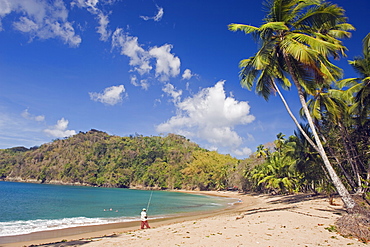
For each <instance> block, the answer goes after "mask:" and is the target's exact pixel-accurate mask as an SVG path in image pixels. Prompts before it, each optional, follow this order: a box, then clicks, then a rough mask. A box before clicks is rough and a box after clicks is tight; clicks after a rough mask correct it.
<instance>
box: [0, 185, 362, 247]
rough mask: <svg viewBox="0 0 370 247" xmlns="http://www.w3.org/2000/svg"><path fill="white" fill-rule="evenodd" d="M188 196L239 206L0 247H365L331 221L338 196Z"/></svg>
mask: <svg viewBox="0 0 370 247" xmlns="http://www.w3.org/2000/svg"><path fill="white" fill-rule="evenodd" d="M177 192H179V191H177ZM182 192H184V193H188V192H187V191H182ZM189 193H198V194H204V195H213V196H221V197H229V198H238V199H240V200H242V202H241V203H236V204H235V205H234V206H231V207H227V208H226V209H221V210H215V211H212V212H208V213H204V212H200V213H198V214H192V215H189V214H188V215H183V216H179V217H174V218H166V219H159V220H149V224H150V226H151V229H144V230H140V229H139V228H140V222H137V223H136V225H132V226H130V227H123V228H112V229H102V228H100V231H97V232H93V233H82V234H77V235H71V236H69V237H65V238H60V237H59V238H48V239H43V240H42V241H36V240H34V241H27V242H16V243H11V244H4V245H2V244H0V247H15V246H18V247H19V246H34V247H35V246H39V247H63V246H84V247H100V246H105V247H116V246H124V247H137V246H158V247H167V246H168V247H173V246H199V247H200V246H215V247H221V246H222V247H223V246H271V247H283V246H284V247H285V246H337V247H344V246H349V245H351V246H360V247H365V246H368V245H367V244H365V243H362V242H360V241H359V240H358V239H355V238H345V237H343V236H341V235H339V234H338V233H336V232H335V227H334V223H335V221H336V220H338V219H339V218H340V217H341V216H342V215H344V214H346V212H345V210H344V208H343V203H342V201H341V200H340V199H339V198H335V205H330V204H329V199H328V198H327V197H326V196H324V195H311V194H295V195H274V196H271V195H260V194H259V195H257V194H239V193H237V192H230V191H225V192H216V191H212V192H204V193H203V191H201V192H199V191H191V192H189Z"/></svg>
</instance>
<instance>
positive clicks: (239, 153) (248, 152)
mask: <svg viewBox="0 0 370 247" xmlns="http://www.w3.org/2000/svg"><path fill="white" fill-rule="evenodd" d="M233 153H234V154H235V155H237V156H249V155H251V154H252V153H253V152H252V150H251V149H250V148H247V147H245V148H242V149H236V150H234V151H233Z"/></svg>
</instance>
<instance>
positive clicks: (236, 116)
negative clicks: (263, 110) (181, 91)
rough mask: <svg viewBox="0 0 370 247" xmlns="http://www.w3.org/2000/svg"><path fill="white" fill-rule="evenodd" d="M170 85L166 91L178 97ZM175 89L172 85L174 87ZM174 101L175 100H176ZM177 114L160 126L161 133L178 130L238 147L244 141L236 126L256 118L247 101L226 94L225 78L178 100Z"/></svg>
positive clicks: (185, 133)
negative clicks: (212, 85)
mask: <svg viewBox="0 0 370 247" xmlns="http://www.w3.org/2000/svg"><path fill="white" fill-rule="evenodd" d="M170 89H171V87H168V89H167V91H168V93H170V94H171V95H172V97H173V98H174V99H175V98H176V97H177V96H176V95H173V94H172V91H173V90H172V91H171V90H170ZM172 89H173V88H172ZM174 102H176V101H175V100H174ZM175 106H176V107H177V114H176V115H175V116H173V117H172V118H171V119H169V120H168V121H167V122H165V123H162V124H160V125H158V126H157V132H159V133H170V132H171V133H178V134H182V135H185V136H189V137H196V138H200V139H203V140H206V141H207V142H208V143H210V144H212V145H215V146H218V147H227V148H229V149H230V150H235V149H236V148H238V147H239V146H240V145H242V143H243V138H242V137H240V136H239V135H238V133H237V132H236V131H235V129H234V127H235V126H237V125H245V124H248V123H251V122H252V121H254V119H255V117H254V116H253V115H251V114H250V106H249V104H248V102H245V101H237V100H235V99H234V98H232V97H226V95H225V91H224V81H219V82H218V83H216V85H215V86H214V87H210V88H205V89H202V90H201V91H200V92H198V93H197V94H196V95H194V96H193V97H189V98H186V99H184V100H183V101H180V100H178V103H176V104H175Z"/></svg>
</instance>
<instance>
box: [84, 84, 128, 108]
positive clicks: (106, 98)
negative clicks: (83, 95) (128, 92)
mask: <svg viewBox="0 0 370 247" xmlns="http://www.w3.org/2000/svg"><path fill="white" fill-rule="evenodd" d="M124 92H125V87H124V86H123V85H119V86H112V87H108V88H106V89H104V92H103V93H89V95H90V99H91V100H93V101H97V102H101V103H103V104H108V105H115V104H117V103H119V102H121V101H122V98H123V93H124Z"/></svg>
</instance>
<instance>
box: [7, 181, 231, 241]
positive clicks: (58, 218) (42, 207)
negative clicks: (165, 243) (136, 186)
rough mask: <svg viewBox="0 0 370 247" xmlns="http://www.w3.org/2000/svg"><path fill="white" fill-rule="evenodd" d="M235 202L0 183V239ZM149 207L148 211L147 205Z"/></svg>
mask: <svg viewBox="0 0 370 247" xmlns="http://www.w3.org/2000/svg"><path fill="white" fill-rule="evenodd" d="M234 202H235V199H229V198H219V197H213V196H204V195H195V194H187V193H179V192H168V191H147V190H131V189H121V188H100V187H84V186H67V185H51V184H32V183H18V182H4V181H0V237H2V236H14V235H22V234H28V233H32V232H37V231H45V230H54V229H63V228H70V227H77V226H88V225H99V224H108V223H117V222H127V221H135V220H139V216H140V212H141V209H142V208H148V215H149V217H150V219H155V218H163V217H170V216H172V215H177V214H183V213H188V212H193V211H204V210H215V209H219V208H222V207H226V206H227V205H229V204H232V203H234ZM148 206H149V207H148Z"/></svg>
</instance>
